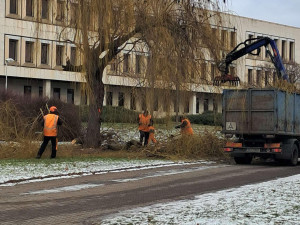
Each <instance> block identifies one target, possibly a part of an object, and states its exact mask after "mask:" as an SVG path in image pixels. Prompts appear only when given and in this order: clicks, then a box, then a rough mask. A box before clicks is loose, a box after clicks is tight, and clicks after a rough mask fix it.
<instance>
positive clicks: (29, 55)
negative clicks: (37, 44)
mask: <svg viewBox="0 0 300 225" xmlns="http://www.w3.org/2000/svg"><path fill="white" fill-rule="evenodd" d="M33 45H34V42H32V41H25V62H26V63H33Z"/></svg>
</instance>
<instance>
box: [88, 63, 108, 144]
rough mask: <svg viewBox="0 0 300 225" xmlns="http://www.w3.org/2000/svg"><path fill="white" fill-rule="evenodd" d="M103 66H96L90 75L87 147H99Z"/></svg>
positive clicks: (102, 97)
mask: <svg viewBox="0 0 300 225" xmlns="http://www.w3.org/2000/svg"><path fill="white" fill-rule="evenodd" d="M103 70H104V68H98V69H97V70H96V71H94V72H93V75H92V76H90V78H91V79H92V80H90V81H89V82H90V94H89V97H90V98H89V99H90V102H89V121H88V127H87V133H86V137H85V142H84V146H85V147H89V148H96V147H99V146H100V144H101V140H100V127H101V113H102V108H103V99H104V84H103V82H102V74H103Z"/></svg>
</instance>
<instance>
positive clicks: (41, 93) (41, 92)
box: [39, 87, 43, 98]
mask: <svg viewBox="0 0 300 225" xmlns="http://www.w3.org/2000/svg"><path fill="white" fill-rule="evenodd" d="M39 97H40V98H42V97H43V87H39Z"/></svg>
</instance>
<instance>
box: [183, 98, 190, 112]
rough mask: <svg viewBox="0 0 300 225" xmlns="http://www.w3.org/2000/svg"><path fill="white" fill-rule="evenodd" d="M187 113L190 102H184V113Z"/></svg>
mask: <svg viewBox="0 0 300 225" xmlns="http://www.w3.org/2000/svg"><path fill="white" fill-rule="evenodd" d="M189 111H190V102H189V101H185V105H184V113H189Z"/></svg>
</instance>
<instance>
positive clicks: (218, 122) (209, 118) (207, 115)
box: [172, 111, 222, 126]
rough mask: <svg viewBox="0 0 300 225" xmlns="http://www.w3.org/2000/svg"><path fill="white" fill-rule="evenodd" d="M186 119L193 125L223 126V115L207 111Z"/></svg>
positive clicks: (173, 119)
mask: <svg viewBox="0 0 300 225" xmlns="http://www.w3.org/2000/svg"><path fill="white" fill-rule="evenodd" d="M186 117H187V118H188V119H189V120H190V122H191V123H193V124H202V125H210V126H222V113H216V112H212V111H207V112H204V113H202V114H196V115H187V116H186ZM172 121H176V117H175V116H172Z"/></svg>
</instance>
